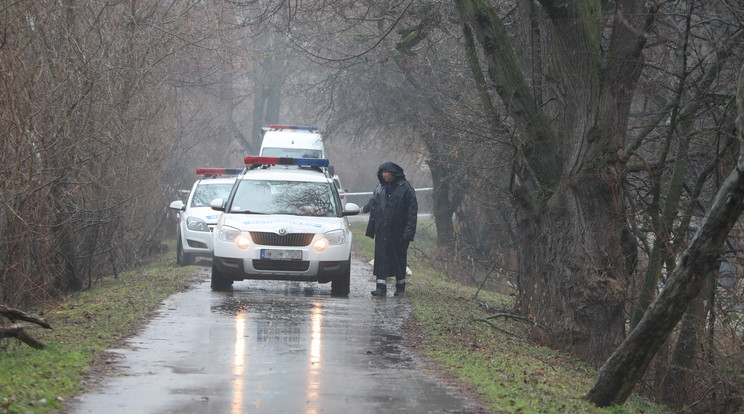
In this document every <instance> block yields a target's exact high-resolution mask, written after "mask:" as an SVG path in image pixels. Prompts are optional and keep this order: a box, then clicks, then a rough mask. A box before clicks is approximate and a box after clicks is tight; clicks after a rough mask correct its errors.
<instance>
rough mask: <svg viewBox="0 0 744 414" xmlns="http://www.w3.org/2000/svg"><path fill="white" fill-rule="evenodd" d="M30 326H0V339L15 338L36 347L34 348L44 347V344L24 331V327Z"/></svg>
mask: <svg viewBox="0 0 744 414" xmlns="http://www.w3.org/2000/svg"><path fill="white" fill-rule="evenodd" d="M29 326H32V325H25V326H24V325H18V324H15V325H11V326H10V327H9V328H0V339H3V338H17V339H18V340H19V341H21V342H23V343H24V344H26V345H28V346H30V347H33V348H36V349H42V348H44V347H45V345H44V344H42V343H41V342H39V341H37V340H36V339H34V338H33V337H31V335H29V334H27V333H26V330H25V328H27V327H29Z"/></svg>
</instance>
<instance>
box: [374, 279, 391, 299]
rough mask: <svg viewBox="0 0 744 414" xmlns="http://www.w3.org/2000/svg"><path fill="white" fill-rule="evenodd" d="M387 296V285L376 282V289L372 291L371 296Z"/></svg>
mask: <svg viewBox="0 0 744 414" xmlns="http://www.w3.org/2000/svg"><path fill="white" fill-rule="evenodd" d="M386 295H387V285H386V284H385V283H380V281H379V280H378V281H377V289H375V290H373V291H372V296H386Z"/></svg>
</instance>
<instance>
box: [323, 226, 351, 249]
mask: <svg viewBox="0 0 744 414" xmlns="http://www.w3.org/2000/svg"><path fill="white" fill-rule="evenodd" d="M323 237H324V238H325V239H326V240H328V244H329V245H331V246H332V245H336V244H344V242H345V241H346V232H345V231H344V230H343V229H338V230H333V231H329V232H328V233H325V234H323Z"/></svg>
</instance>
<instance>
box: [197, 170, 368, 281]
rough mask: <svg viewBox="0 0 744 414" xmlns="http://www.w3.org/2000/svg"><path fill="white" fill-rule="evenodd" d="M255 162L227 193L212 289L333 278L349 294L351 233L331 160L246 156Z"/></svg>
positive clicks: (351, 209)
mask: <svg viewBox="0 0 744 414" xmlns="http://www.w3.org/2000/svg"><path fill="white" fill-rule="evenodd" d="M245 162H246V165H247V166H248V167H246V170H245V171H244V173H243V174H241V175H240V176H238V178H237V180H236V182H235V185H234V186H233V189H232V191H231V192H230V195H229V196H228V197H227V198H224V199H222V198H218V199H216V200H213V201H212V203H211V206H212V208H213V209H215V210H218V211H221V212H223V214H222V216H221V217H220V220H219V223H218V224H217V227H216V228H215V231H214V254H213V261H212V263H213V265H212V284H211V286H212V289H213V290H218V291H219V290H229V289H230V287H231V286H232V284H233V281H237V280H244V279H259V280H293V281H311V282H319V283H328V282H330V283H331V295H333V296H348V294H349V284H350V274H351V273H350V271H351V230H350V228H349V222H348V220H347V219H346V217H345V216H347V215H355V214H358V212H359V206H357V205H356V204H353V203H349V204H347V205H346V206H345V208H344V207H342V206H341V199H340V197H339V195H338V190H337V189H336V186H335V185H334V183H333V180H332V179H331V176H330V174H329V173H328V171H327V170H328V169H327V167H328V160H327V159H313V158H276V157H245Z"/></svg>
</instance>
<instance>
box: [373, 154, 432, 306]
mask: <svg viewBox="0 0 744 414" xmlns="http://www.w3.org/2000/svg"><path fill="white" fill-rule="evenodd" d="M377 179H378V180H379V181H380V185H378V186H377V188H375V191H374V192H373V193H372V197H371V198H370V199H369V202H368V203H367V204H366V205H365V206H364V207H362V208H361V210H360V211H361V212H364V213H370V216H369V223H368V224H367V232H366V235H367V237H371V238H373V239H375V263H374V270H373V272H372V273H373V274H374V275H375V278H376V289H375V290H373V291H372V295H374V296H386V294H387V278H388V277H391V276H395V296H398V295H401V294H402V293H403V292H405V290H406V269H407V267H406V266H407V263H406V262H407V259H408V244H409V243H410V242H412V241H413V237H414V236H415V235H416V218H417V214H418V201H417V200H416V191H415V190H414V189H413V187H412V186H411V184H410V183H409V182H408V180H406V176H405V174H403V168H401V167H400V166H399V165H397V164H395V163H393V162H390V161H386V162H383V163H382V164H380V166H379V167H378V168H377Z"/></svg>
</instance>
